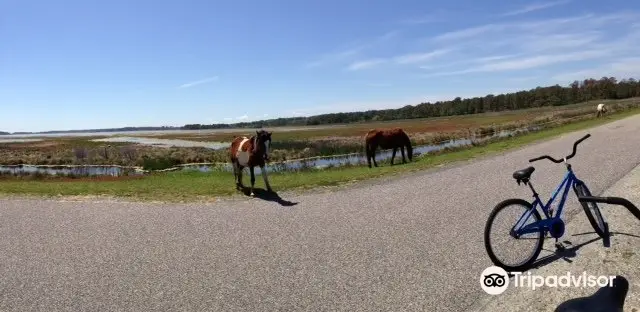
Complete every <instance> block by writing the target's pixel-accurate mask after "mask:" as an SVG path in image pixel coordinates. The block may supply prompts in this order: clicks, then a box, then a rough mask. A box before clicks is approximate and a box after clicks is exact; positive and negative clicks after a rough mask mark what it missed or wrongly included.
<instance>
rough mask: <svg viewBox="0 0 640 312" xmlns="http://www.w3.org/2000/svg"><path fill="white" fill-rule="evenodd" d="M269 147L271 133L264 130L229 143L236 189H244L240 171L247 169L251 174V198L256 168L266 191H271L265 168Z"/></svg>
mask: <svg viewBox="0 0 640 312" xmlns="http://www.w3.org/2000/svg"><path fill="white" fill-rule="evenodd" d="M270 146H271V133H270V132H267V131H264V130H262V131H256V135H254V136H252V137H236V138H235V139H234V140H233V141H232V142H231V147H230V149H229V153H230V158H231V163H232V165H233V173H234V176H235V182H236V187H237V188H239V189H240V188H244V186H243V185H242V170H243V169H244V168H245V167H248V168H249V172H250V173H251V196H253V195H254V193H253V188H254V185H255V174H254V169H253V168H254V167H256V166H258V167H260V171H261V175H262V178H263V179H264V184H265V186H266V187H267V190H268V191H272V190H271V186H270V185H269V178H268V175H267V170H266V168H265V165H266V161H267V160H269V147H270Z"/></svg>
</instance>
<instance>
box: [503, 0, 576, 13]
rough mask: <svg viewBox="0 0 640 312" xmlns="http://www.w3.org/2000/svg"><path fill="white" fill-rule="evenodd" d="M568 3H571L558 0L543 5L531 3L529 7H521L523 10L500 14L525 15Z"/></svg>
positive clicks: (565, 0)
mask: <svg viewBox="0 0 640 312" xmlns="http://www.w3.org/2000/svg"><path fill="white" fill-rule="evenodd" d="M569 2H571V1H570V0H559V1H552V2H543V3H532V4H529V5H527V6H525V7H523V8H520V9H517V10H514V11H510V12H507V13H504V14H502V16H513V15H520V14H525V13H529V12H533V11H539V10H544V9H548V8H552V7H555V6H559V5H563V4H567V3H569Z"/></svg>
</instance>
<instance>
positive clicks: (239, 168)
mask: <svg viewBox="0 0 640 312" xmlns="http://www.w3.org/2000/svg"><path fill="white" fill-rule="evenodd" d="M242 169H244V168H243V167H242V166H240V165H239V164H238V187H239V188H240V189H243V188H244V185H242Z"/></svg>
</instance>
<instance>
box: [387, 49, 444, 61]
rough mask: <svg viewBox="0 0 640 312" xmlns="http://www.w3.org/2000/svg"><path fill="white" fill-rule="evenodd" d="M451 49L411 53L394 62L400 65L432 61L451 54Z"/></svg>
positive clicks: (399, 57) (396, 58) (395, 59)
mask: <svg viewBox="0 0 640 312" xmlns="http://www.w3.org/2000/svg"><path fill="white" fill-rule="evenodd" d="M450 51H451V49H438V50H434V51H431V52H427V53H411V54H405V55H400V56H397V57H395V58H394V59H393V60H394V61H395V62H396V63H398V64H410V63H419V62H425V61H428V60H431V59H433V58H436V57H438V56H441V55H445V54H447V53H448V52H450Z"/></svg>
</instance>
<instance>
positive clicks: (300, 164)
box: [0, 127, 540, 176]
mask: <svg viewBox="0 0 640 312" xmlns="http://www.w3.org/2000/svg"><path fill="white" fill-rule="evenodd" d="M539 129H540V128H539V127H529V128H525V129H517V130H515V131H501V132H499V133H496V134H494V135H492V136H489V137H484V138H481V139H474V140H471V139H458V140H450V141H447V142H443V143H441V144H435V145H418V146H414V148H413V156H414V160H415V158H417V157H420V156H423V155H425V154H428V153H430V152H435V151H441V150H443V149H446V148H457V147H462V146H470V145H471V144H472V141H477V142H482V141H485V140H489V139H492V138H496V137H498V138H502V137H506V136H511V135H514V134H517V133H522V132H529V131H537V130H539ZM110 139H118V140H129V139H132V140H133V141H135V142H136V143H140V142H145V143H146V144H149V142H156V143H158V144H160V145H164V146H179V145H171V144H182V143H183V142H186V143H188V144H193V143H204V144H203V145H199V146H203V147H208V148H212V149H214V147H218V148H220V147H221V146H222V147H226V146H227V145H226V143H220V142H193V141H184V140H161V139H149V138H135V137H122V138H110ZM104 140H105V139H102V140H101V141H104ZM167 141H169V142H167ZM111 142H114V141H113V140H111ZM118 142H132V141H118ZM145 143H143V144H145ZM391 154H392V151H391V150H384V151H382V150H378V151H377V153H376V162H377V163H378V165H382V164H384V165H387V164H388V162H389V159H391ZM405 157H406V151H405ZM407 161H408V159H407ZM366 162H367V158H366V156H365V155H361V154H351V155H342V156H333V157H331V156H328V157H322V158H312V159H301V160H295V161H289V162H284V163H272V164H268V165H267V170H268V171H269V172H282V171H298V170H305V169H309V168H315V169H323V168H327V167H339V166H346V165H363V164H366ZM394 163H397V164H400V163H402V153H401V152H400V150H398V151H397V152H396V157H395V158H394ZM176 169H177V170H197V171H201V172H212V171H226V172H231V171H232V167H231V164H229V163H225V164H215V165H183V166H180V167H178V168H176ZM254 170H255V171H254V172H255V174H258V175H259V174H260V172H261V171H260V168H258V167H256V168H255V169H254ZM244 171H245V173H246V174H249V171H248V169H246V168H245V170H244ZM36 172H38V173H41V174H47V175H69V174H73V175H76V176H122V175H125V174H127V175H131V174H142V172H141V171H136V170H135V169H133V168H123V167H118V166H91V167H47V166H22V167H17V166H13V167H10V166H0V173H4V174H7V173H10V174H14V175H21V174H33V173H36Z"/></svg>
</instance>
